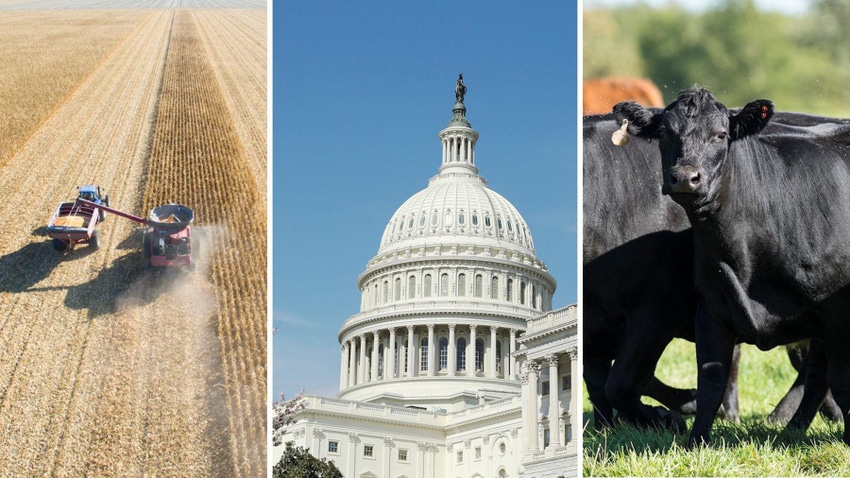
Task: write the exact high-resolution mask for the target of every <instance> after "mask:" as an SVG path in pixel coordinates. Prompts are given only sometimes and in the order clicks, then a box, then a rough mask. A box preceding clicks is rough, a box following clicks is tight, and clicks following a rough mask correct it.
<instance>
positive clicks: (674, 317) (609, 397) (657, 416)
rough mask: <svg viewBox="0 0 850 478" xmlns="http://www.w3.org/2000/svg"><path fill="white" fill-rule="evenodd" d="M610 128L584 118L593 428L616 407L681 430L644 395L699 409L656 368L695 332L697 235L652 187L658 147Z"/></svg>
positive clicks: (733, 399) (633, 418)
mask: <svg viewBox="0 0 850 478" xmlns="http://www.w3.org/2000/svg"><path fill="white" fill-rule="evenodd" d="M616 129H617V123H616V122H615V121H614V119H613V117H612V116H610V115H608V116H589V117H586V118H585V120H584V140H583V144H584V153H583V156H584V159H583V168H584V181H583V187H584V191H583V192H584V241H583V248H584V250H583V256H584V278H583V282H584V287H583V322H582V324H583V331H582V333H583V337H584V338H583V352H582V358H583V362H584V380H585V384H586V385H587V391H588V395H589V397H590V400H591V402H592V403H593V407H594V424H595V426H596V427H597V428H599V427H600V426H602V425H607V424H611V422H612V418H613V409H617V410H618V412H619V415H620V417H621V418H623V419H625V420H626V421H629V422H632V423H635V424H638V425H643V426H647V425H656V424H658V425H662V426H665V427H671V428H676V429H683V428H684V426H685V425H684V421H683V420H682V419H681V417H678V416H676V415H674V414H667V413H666V411H665V410H662V409H659V408H652V407H649V406H647V405H644V404H642V403H641V401H640V397H641V395H648V396H651V397H653V398H655V399H656V400H658V401H659V402H661V403H663V404H664V405H665V406H667V407H668V408H670V409H671V410H674V411H676V412H679V413H694V411H695V408H696V406H695V397H696V393H695V390H679V389H673V388H670V387H667V386H666V385H664V384H662V383H661V382H659V381H658V380H657V379H655V378H654V376H653V373H654V371H655V366H656V363H657V362H658V359H659V358H660V357H661V354H662V353H663V352H664V349H665V348H666V347H667V345H668V344H669V343H670V341H671V340H673V338H675V337H681V338H685V339H688V340H690V341H693V340H694V331H693V317H694V311H695V310H696V304H697V298H696V292H695V290H694V287H693V278H692V266H691V262H692V258H693V235H692V232H691V229H690V223H689V222H688V219H687V217H686V216H685V214H684V211H682V208H681V207H679V206H678V205H676V204H675V203H674V202H673V201H670V199H669V198H666V197H664V196H662V195H661V194H660V191H659V190H658V187H657V184H658V182H659V181H660V180H661V172H660V170H659V168H658V163H659V159H658V148H657V146H655V145H653V144H650V143H648V142H644V141H633V142H631V143H629V144H628V145H626V146H625V147H619V146H616V145H614V144H613V143H612V142H611V133H612V132H613V131H614V130H616ZM612 362H613V364H612ZM732 383H733V384H734V383H735V382H734V380H733V381H732ZM730 392H732V393H730V400H729V401H728V403H727V404H726V405H727V406H726V407H725V409H726V412H727V414H728V415H729V417H730V418H733V419H735V418H737V415H738V410H737V393H735V391H734V390H731V391H730Z"/></svg>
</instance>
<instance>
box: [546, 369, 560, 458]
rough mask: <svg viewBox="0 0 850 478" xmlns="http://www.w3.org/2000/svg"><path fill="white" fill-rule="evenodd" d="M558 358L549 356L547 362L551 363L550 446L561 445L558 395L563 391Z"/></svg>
mask: <svg viewBox="0 0 850 478" xmlns="http://www.w3.org/2000/svg"><path fill="white" fill-rule="evenodd" d="M558 358H559V357H558V356H557V355H555V354H549V355H547V356H546V361H547V362H548V363H549V446H559V445H560V444H561V412H560V410H559V406H560V401H559V400H558V395H559V393H558V392H560V390H561V387H560V383H558V382H559V381H560V375H559V374H558Z"/></svg>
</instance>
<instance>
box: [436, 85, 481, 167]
mask: <svg viewBox="0 0 850 478" xmlns="http://www.w3.org/2000/svg"><path fill="white" fill-rule="evenodd" d="M465 95H466V85H464V83H463V73H461V74H460V75H458V79H457V84H456V85H455V99H456V102H455V105H454V107H453V108H452V119H451V121H449V125H448V126H447V127H446V129H444V130H442V131H440V141H442V143H443V163H442V165H441V166H440V175H443V174H448V175H451V174H467V175H469V174H473V175H474V174H478V168H476V167H475V142H476V141H478V132H477V131H475V130H474V129H472V126H470V124H469V121H468V120H467V119H466V106H465V105H464V104H463V99H464V96H465Z"/></svg>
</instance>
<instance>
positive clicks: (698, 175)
mask: <svg viewBox="0 0 850 478" xmlns="http://www.w3.org/2000/svg"><path fill="white" fill-rule="evenodd" d="M704 177H705V174H703V172H702V171H701V170H700V168H697V167H695V166H676V167H674V168H673V169H672V170H670V180H669V184H670V192H671V193H685V194H695V193H696V192H697V189H698V188H699V186H700V184H702V180H703V178H704Z"/></svg>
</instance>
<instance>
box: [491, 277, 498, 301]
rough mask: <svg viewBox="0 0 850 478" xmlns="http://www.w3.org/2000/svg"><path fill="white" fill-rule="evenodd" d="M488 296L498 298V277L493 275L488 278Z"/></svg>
mask: <svg viewBox="0 0 850 478" xmlns="http://www.w3.org/2000/svg"><path fill="white" fill-rule="evenodd" d="M490 298H491V299H498V298H499V278H498V277H495V276H493V278H492V279H490Z"/></svg>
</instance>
